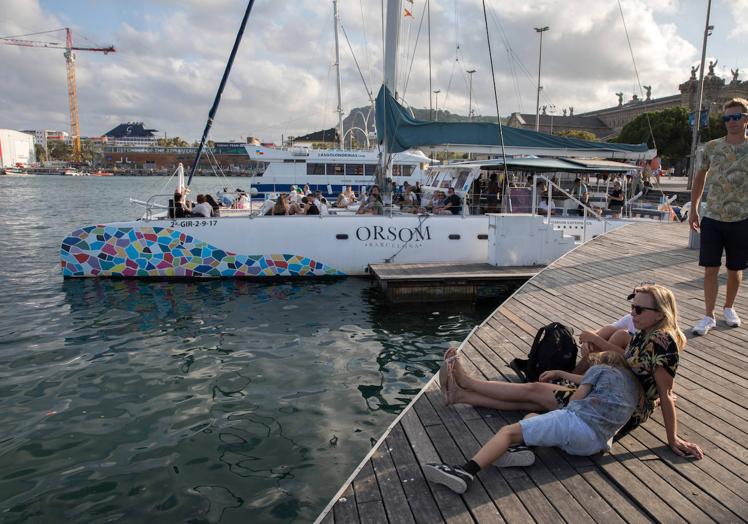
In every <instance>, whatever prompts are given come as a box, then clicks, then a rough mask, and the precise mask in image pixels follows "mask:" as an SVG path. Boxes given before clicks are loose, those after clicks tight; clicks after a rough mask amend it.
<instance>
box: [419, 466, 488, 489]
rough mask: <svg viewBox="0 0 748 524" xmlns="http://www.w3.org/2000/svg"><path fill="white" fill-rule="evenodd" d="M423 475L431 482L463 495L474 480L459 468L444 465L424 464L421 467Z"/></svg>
mask: <svg viewBox="0 0 748 524" xmlns="http://www.w3.org/2000/svg"><path fill="white" fill-rule="evenodd" d="M423 473H424V474H425V475H426V478H427V479H428V480H430V481H431V482H436V483H437V484H443V485H445V486H447V487H448V488H449V489H451V490H452V491H454V492H455V493H465V492H466V491H467V489H468V486H469V485H470V483H471V482H472V481H473V479H474V478H475V477H474V476H473V475H471V474H470V473H468V472H467V471H465V470H464V469H462V468H461V467H460V466H447V465H446V464H426V465H425V466H423Z"/></svg>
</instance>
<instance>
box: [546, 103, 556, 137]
mask: <svg viewBox="0 0 748 524" xmlns="http://www.w3.org/2000/svg"><path fill="white" fill-rule="evenodd" d="M548 112H549V113H550V114H551V131H550V133H551V134H553V115H555V114H556V106H554V105H553V104H551V106H550V107H549V108H548Z"/></svg>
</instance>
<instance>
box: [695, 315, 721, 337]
mask: <svg viewBox="0 0 748 524" xmlns="http://www.w3.org/2000/svg"><path fill="white" fill-rule="evenodd" d="M716 326H717V321H716V320H714V317H704V318H702V319H701V320H699V321H698V322H697V323H696V325H695V326H694V327H693V328H691V331H693V334H694V335H706V334H707V333H709V330H710V329H712V328H713V327H716Z"/></svg>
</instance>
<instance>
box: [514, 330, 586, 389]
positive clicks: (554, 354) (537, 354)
mask: <svg viewBox="0 0 748 524" xmlns="http://www.w3.org/2000/svg"><path fill="white" fill-rule="evenodd" d="M573 333H574V330H572V329H569V328H568V327H566V326H564V325H563V324H560V323H558V322H552V323H551V324H548V325H547V326H543V327H542V328H540V329H539V330H538V332H537V334H536V335H535V340H533V342H532V347H531V348H530V353H529V355H527V357H528V358H526V359H524V358H515V359H514V360H512V361H511V363H510V364H509V365H510V367H511V368H512V369H513V370H514V371H515V373H517V375H519V377H520V379H522V381H523V382H537V381H538V378H540V375H541V374H542V373H543V372H544V371H550V370H553V369H560V370H562V371H571V370H573V369H574V366H575V365H576V363H577V352H578V348H577V343H576V342H575V341H574V335H573Z"/></svg>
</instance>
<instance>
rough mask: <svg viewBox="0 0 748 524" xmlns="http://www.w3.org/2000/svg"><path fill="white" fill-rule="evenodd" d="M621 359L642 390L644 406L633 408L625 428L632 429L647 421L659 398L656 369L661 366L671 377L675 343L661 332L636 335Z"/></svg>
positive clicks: (676, 362) (673, 374) (673, 373)
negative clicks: (624, 359)
mask: <svg viewBox="0 0 748 524" xmlns="http://www.w3.org/2000/svg"><path fill="white" fill-rule="evenodd" d="M624 356H625V357H626V360H627V361H628V363H629V366H631V371H633V372H634V375H635V376H636V378H637V379H639V383H640V384H641V385H642V388H643V389H644V402H643V403H641V404H640V405H639V407H638V408H636V410H635V411H634V414H633V415H632V416H631V420H630V421H629V424H627V426H632V427H635V426H638V425H639V424H642V423H643V422H644V421H646V420H647V419H648V418H649V416H650V415H651V414H652V411H654V407H655V401H656V400H657V399H658V398H660V393H659V392H658V391H657V384H656V383H655V372H656V371H657V368H658V367H660V366H662V367H663V368H664V369H665V371H667V372H668V373H670V375H671V376H672V377H675V371H676V370H677V369H678V360H679V359H680V356H679V355H678V346H677V345H676V344H675V341H674V340H673V338H672V337H671V336H670V335H669V334H668V333H666V332H664V331H655V332H653V333H651V334H646V333H643V332H641V331H640V332H639V333H637V334H636V336H635V337H634V339H633V340H632V341H631V342H630V343H629V346H628V347H627V348H626V353H625V355H624Z"/></svg>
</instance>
